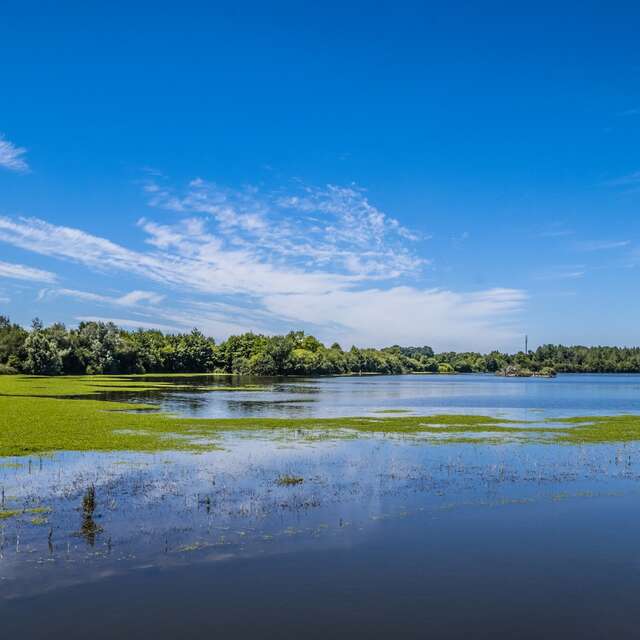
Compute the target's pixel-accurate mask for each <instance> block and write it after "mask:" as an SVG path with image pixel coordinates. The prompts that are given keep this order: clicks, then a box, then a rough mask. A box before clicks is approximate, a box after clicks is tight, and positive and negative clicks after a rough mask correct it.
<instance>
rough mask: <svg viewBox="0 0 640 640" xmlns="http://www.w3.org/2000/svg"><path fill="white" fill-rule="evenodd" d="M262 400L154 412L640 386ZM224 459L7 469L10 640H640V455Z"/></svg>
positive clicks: (1, 463) (502, 401)
mask: <svg viewBox="0 0 640 640" xmlns="http://www.w3.org/2000/svg"><path fill="white" fill-rule="evenodd" d="M203 382H204V381H203ZM249 382H250V383H251V384H256V383H257V382H258V383H264V384H265V385H266V386H267V389H268V390H260V391H255V390H254V391H233V392H232V391H228V392H225V391H215V392H208V393H205V392H198V391H193V392H189V393H175V394H174V393H170V394H150V395H149V396H146V397H145V398H144V399H145V401H149V400H152V401H154V402H157V403H159V405H160V406H162V407H164V408H169V409H171V410H172V411H174V412H181V413H184V414H188V415H194V416H229V415H233V416H252V415H275V416H308V415H333V416H335V415H363V414H375V412H377V411H380V410H385V409H406V410H409V411H412V412H415V413H444V412H452V413H453V412H455V413H459V412H468V413H483V414H493V415H505V414H508V415H514V416H518V417H522V416H525V417H529V418H530V419H535V418H536V416H542V417H551V416H560V415H585V414H595V413H605V414H612V413H628V412H637V411H639V410H640V403H639V399H640V393H639V391H640V376H581V377H578V376H561V377H559V378H557V379H555V380H532V379H528V380H511V379H510V380H504V379H496V378H493V377H489V376H456V377H444V376H443V377H439V376H438V377H436V376H425V377H422V376H406V377H376V378H373V377H371V378H369V377H363V378H333V379H320V380H318V379H305V380H296V381H291V380H287V381H283V380H268V381H256V380H252V381H249ZM207 383H208V384H210V383H211V380H208V381H207ZM219 383H221V381H219V380H218V381H217V382H216V384H219ZM229 383H231V380H229ZM233 384H234V385H236V384H238V380H237V379H236V380H234V381H233ZM218 444H219V445H220V446H221V450H219V451H212V452H209V453H205V454H199V455H194V454H189V453H172V454H171V453H169V454H168V453H161V454H133V453H131V454H127V453H113V454H92V453H84V454H78V453H60V454H56V455H53V456H47V457H31V458H0V490H1V491H2V493H1V496H2V498H1V499H2V501H3V502H2V508H3V509H5V510H9V509H11V510H18V511H19V512H20V513H19V515H17V516H15V517H12V518H7V519H4V520H0V620H1V621H2V630H3V633H4V634H6V637H14V635H16V636H17V635H18V634H19V636H20V637H24V638H52V637H53V638H58V637H59V638H76V637H77V638H86V637H93V638H112V637H133V636H134V635H139V636H147V635H153V636H154V637H157V638H161V639H164V638H176V637H180V638H191V637H193V638H201V637H207V636H213V635H214V634H215V636H217V637H222V638H227V637H229V638H256V637H274V638H299V637H300V636H307V637H312V638H316V637H317V638H320V637H322V638H326V637H350V638H354V637H356V638H372V637H380V638H381V637H389V636H399V637H407V638H424V637H434V638H469V637H474V638H475V637H480V638H484V637H486V638H489V637H491V638H495V637H501V638H512V637H519V638H540V637H563V638H564V637H567V636H568V637H573V636H575V637H581V638H604V637H611V636H613V635H616V636H619V637H637V634H638V628H639V627H640V611H638V609H637V606H636V603H637V600H638V597H639V596H640V551H639V550H638V543H637V541H638V539H640V514H639V511H638V507H637V505H638V503H639V500H640V443H638V444H636V443H628V444H626V445H597V446H593V445H592V446H567V445H564V446H555V445H541V444H514V443H506V442H505V443H504V444H497V445H496V444H494V445H477V444H473V445H472V444H451V443H437V442H436V441H434V440H430V439H428V438H421V437H399V436H383V435H380V434H377V435H359V436H358V437H354V436H353V434H349V433H347V432H339V433H335V434H333V435H332V436H331V437H328V438H327V437H323V436H322V435H321V434H309V433H301V432H279V433H265V432H260V433H244V434H241V433H236V434H233V433H228V434H224V435H223V436H221V437H220V441H219V443H218ZM285 477H291V478H299V479H300V480H301V481H300V482H299V483H297V484H288V485H287V484H283V483H282V479H283V478H285ZM91 487H94V488H95V495H94V498H93V499H92V500H88V499H87V496H88V492H89V491H90V488H91Z"/></svg>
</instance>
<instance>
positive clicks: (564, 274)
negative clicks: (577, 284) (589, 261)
mask: <svg viewBox="0 0 640 640" xmlns="http://www.w3.org/2000/svg"><path fill="white" fill-rule="evenodd" d="M585 272H586V267H585V265H583V264H579V265H568V266H567V265H563V266H557V267H548V268H546V269H544V270H542V271H539V272H537V273H536V274H534V276H533V277H534V279H535V280H576V279H578V278H582V277H583V276H584V274H585Z"/></svg>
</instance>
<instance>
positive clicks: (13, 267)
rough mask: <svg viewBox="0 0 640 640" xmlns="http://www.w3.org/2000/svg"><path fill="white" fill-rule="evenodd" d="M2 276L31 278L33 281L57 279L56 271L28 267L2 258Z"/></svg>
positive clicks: (0, 274)
mask: <svg viewBox="0 0 640 640" xmlns="http://www.w3.org/2000/svg"><path fill="white" fill-rule="evenodd" d="M0 278H11V279H13V280H30V281H32V282H50V283H54V282H55V281H56V280H57V276H56V274H55V273H51V272H50V271H44V270H42V269H35V268H34V267H27V266H25V265H23V264H14V263H11V262H3V261H1V260H0Z"/></svg>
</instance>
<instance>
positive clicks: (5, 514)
mask: <svg viewBox="0 0 640 640" xmlns="http://www.w3.org/2000/svg"><path fill="white" fill-rule="evenodd" d="M21 513H22V511H19V510H16V509H12V510H10V509H6V510H3V511H0V520H7V519H9V518H15V517H16V516H19V515H20V514H21Z"/></svg>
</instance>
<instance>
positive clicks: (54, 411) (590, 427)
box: [0, 374, 640, 517]
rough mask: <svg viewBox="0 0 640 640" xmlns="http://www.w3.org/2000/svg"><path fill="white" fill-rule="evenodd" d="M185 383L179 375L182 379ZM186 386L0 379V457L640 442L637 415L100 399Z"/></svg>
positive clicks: (133, 380)
mask: <svg viewBox="0 0 640 640" xmlns="http://www.w3.org/2000/svg"><path fill="white" fill-rule="evenodd" d="M192 377H194V378H195V377H199V378H202V375H201V374H198V375H194V376H192ZM144 378H147V376H144ZM188 378H189V376H188V375H183V376H181V379H183V380H188ZM184 386H185V385H182V384H176V383H171V382H164V381H160V380H158V381H153V380H147V379H140V378H137V377H134V376H64V377H55V378H48V377H38V376H0V456H24V455H29V454H42V453H50V452H54V451H149V452H151V451H176V450H177V451H180V450H182V451H192V452H198V451H204V450H211V449H215V448H217V446H219V440H220V438H221V436H222V434H223V433H225V432H252V431H264V432H268V431H271V432H278V431H281V432H285V431H286V432H290V433H292V432H293V433H300V434H301V435H303V436H308V437H316V438H319V437H322V436H323V435H324V434H326V436H327V437H334V436H335V437H340V434H345V433H351V434H356V435H357V434H359V433H379V434H390V435H392V434H396V435H421V434H423V435H425V436H429V437H428V438H427V440H426V441H427V442H429V443H430V444H437V443H439V442H441V443H447V444H449V443H456V444H498V443H504V442H519V443H531V442H536V443H542V444H605V443H613V442H628V441H634V440H640V416H634V415H622V416H586V417H579V418H563V419H557V420H552V419H547V420H546V421H543V422H532V421H528V422H527V421H515V420H507V419H504V418H495V417H489V416H479V415H449V414H447V415H433V416H415V415H376V416H370V417H345V418H223V419H198V418H181V417H177V416H174V415H170V414H166V413H161V412H159V411H158V410H157V408H156V407H154V406H153V405H149V404H140V403H128V402H113V401H107V400H101V399H99V398H100V394H101V393H103V391H104V390H105V389H110V390H118V391H127V392H136V391H156V390H161V391H172V390H176V389H178V390H179V389H181V388H184ZM186 386H189V385H186ZM254 388H255V387H254ZM209 389H210V387H208V388H207V390H209ZM220 389H221V390H231V389H241V390H245V389H246V388H245V387H226V388H225V387H221V388H220ZM87 396H89V397H87ZM91 396H95V399H94V398H93V397H91ZM383 411H384V412H385V413H387V412H388V410H383ZM551 423H553V424H551ZM5 517H8V516H5Z"/></svg>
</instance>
